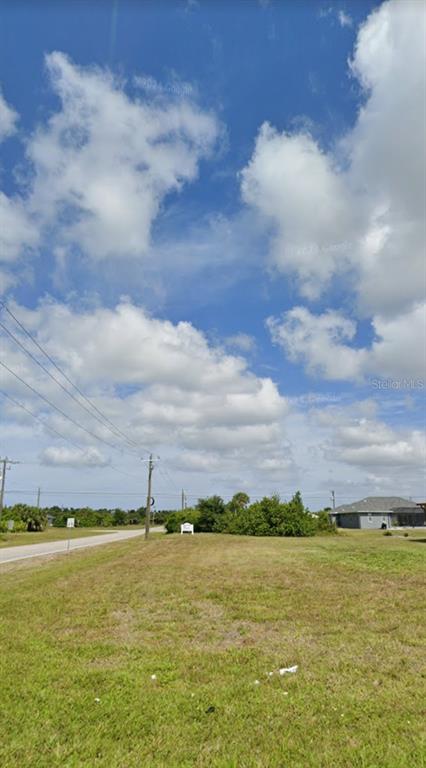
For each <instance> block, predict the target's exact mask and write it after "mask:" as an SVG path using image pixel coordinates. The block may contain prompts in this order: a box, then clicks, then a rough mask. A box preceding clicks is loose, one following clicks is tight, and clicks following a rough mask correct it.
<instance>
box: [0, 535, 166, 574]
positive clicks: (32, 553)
mask: <svg viewBox="0 0 426 768" xmlns="http://www.w3.org/2000/svg"><path fill="white" fill-rule="evenodd" d="M151 531H152V533H159V532H160V533H161V532H163V531H164V528H161V527H155V528H151ZM144 533H145V531H144V530H143V529H142V528H138V530H137V531H116V532H115V533H101V534H100V535H99V536H86V537H84V538H81V539H70V540H69V543H68V541H67V540H65V541H64V539H61V540H60V541H44V542H41V543H40V544H23V545H22V546H18V547H2V548H1V549H0V565H3V564H4V563H13V562H17V561H18V560H28V559H29V558H31V557H43V555H60V554H66V553H67V552H73V551H74V550H75V549H83V548H84V547H98V546H100V545H101V544H112V543H114V542H116V541H125V540H126V539H134V538H135V536H143V535H144Z"/></svg>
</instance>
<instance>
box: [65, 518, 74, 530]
mask: <svg viewBox="0 0 426 768" xmlns="http://www.w3.org/2000/svg"><path fill="white" fill-rule="evenodd" d="M67 528H75V517H67Z"/></svg>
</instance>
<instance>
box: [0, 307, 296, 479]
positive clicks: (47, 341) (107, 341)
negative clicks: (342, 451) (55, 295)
mask: <svg viewBox="0 0 426 768" xmlns="http://www.w3.org/2000/svg"><path fill="white" fill-rule="evenodd" d="M16 311H17V312H18V313H19V316H20V318H21V319H22V320H23V321H24V323H25V325H26V326H27V327H29V328H30V329H31V331H32V333H34V334H35V335H36V336H37V338H38V340H39V342H40V343H41V344H43V346H44V347H45V348H46V349H47V350H48V351H49V353H50V354H51V355H52V356H53V357H54V358H55V359H56V360H58V361H59V363H60V365H61V366H63V367H64V369H65V370H66V371H67V373H68V375H69V376H70V377H71V378H72V379H73V380H74V381H76V382H77V383H78V385H79V386H80V387H82V388H83V389H84V391H85V392H87V393H88V394H89V395H90V396H91V397H92V399H94V401H95V402H96V404H97V405H98V407H100V408H101V410H102V411H103V412H104V413H106V414H107V415H108V416H109V418H110V419H111V420H112V421H113V422H114V423H118V424H120V425H122V428H124V429H125V431H126V432H127V433H128V434H130V435H131V437H132V439H133V440H135V441H137V442H138V443H139V444H140V445H141V446H149V447H155V450H158V451H161V452H164V451H166V452H167V453H168V454H169V455H171V456H178V457H179V461H180V462H182V461H185V456H186V454H188V461H189V464H190V465H191V466H192V467H194V468H195V466H196V463H197V462H198V464H199V463H200V462H201V463H202V462H203V461H205V462H207V463H208V464H209V465H210V469H211V471H214V468H215V467H218V466H220V467H221V469H222V471H225V470H226V471H228V469H229V468H232V467H234V469H235V470H236V471H243V472H244V473H245V474H247V473H248V474H250V473H251V472H255V471H256V467H257V466H258V465H259V462H260V461H265V460H266V459H270V460H271V462H272V463H271V468H272V467H276V466H277V465H278V463H279V462H280V461H282V460H283V458H285V459H286V460H288V459H289V452H288V449H287V448H286V447H284V438H283V428H284V420H285V416H286V414H287V411H288V406H287V402H286V400H285V398H284V397H282V396H281V395H280V393H279V391H278V389H277V386H276V385H275V384H274V383H273V382H272V381H271V379H269V378H259V377H257V376H255V375H254V374H253V373H251V372H250V371H249V369H248V367H247V363H246V361H245V360H244V359H243V358H242V357H238V356H235V355H231V354H228V353H226V352H225V350H224V349H223V348H222V347H219V346H213V345H211V344H209V342H208V341H207V339H206V337H205V336H204V335H203V334H202V333H201V332H200V331H198V330H196V329H195V328H194V327H193V326H192V325H191V324H190V323H184V322H181V323H178V324H176V325H174V324H173V323H171V322H169V321H166V320H159V319H155V318H152V317H150V316H149V315H148V314H147V313H146V312H144V311H143V310H142V309H140V308H138V307H136V306H134V305H132V304H130V303H126V302H123V303H122V304H120V305H119V306H117V307H116V308H115V309H105V308H95V309H92V310H88V311H85V312H83V311H80V312H76V311H72V310H71V309H70V308H69V307H67V306H64V305H62V304H58V303H44V304H42V305H41V306H40V307H39V308H38V309H37V310H35V311H31V310H24V309H23V308H22V307H19V308H18V309H17V310H16ZM4 349H5V360H6V361H7V364H8V365H9V366H10V367H11V368H12V369H13V370H15V371H17V372H18V373H19V375H20V376H22V378H24V379H25V380H26V381H31V382H32V384H33V386H35V387H36V389H37V388H40V391H42V392H43V393H44V394H45V395H46V396H47V397H48V398H49V399H52V401H53V402H54V403H55V404H57V405H59V407H61V408H62V409H63V410H65V411H66V412H67V413H71V414H72V416H73V418H74V419H77V420H79V421H80V423H81V422H83V424H84V425H85V426H86V428H88V429H90V430H91V431H93V432H95V434H97V435H99V436H100V437H101V438H103V439H105V440H108V441H110V442H116V441H115V439H114V438H113V437H112V436H111V435H110V434H108V432H107V431H106V430H104V429H103V428H102V427H101V426H100V425H99V424H98V423H97V422H96V421H93V420H91V419H90V418H88V417H87V415H86V416H85V414H82V413H81V411H80V410H79V409H78V407H77V406H76V404H75V403H72V402H71V401H70V400H69V398H67V397H66V395H64V393H61V391H60V390H58V388H57V386H56V385H55V384H54V383H53V382H51V381H50V380H49V379H46V377H45V376H44V375H43V374H41V373H40V371H39V370H38V369H37V368H35V367H34V366H33V365H31V363H30V361H28V359H27V358H25V357H24V356H23V355H22V353H21V352H19V351H18V350H17V349H14V348H12V347H9V345H8V343H7V342H5V345H4ZM2 378H3V381H4V383H3V387H5V388H6V391H8V392H10V393H12V394H13V395H14V396H15V397H16V398H17V399H19V400H20V401H21V402H22V398H23V397H25V398H29V402H28V400H26V402H27V404H28V405H29V407H30V408H31V409H34V408H37V413H38V414H39V415H41V416H42V418H43V419H45V420H46V421H47V423H48V424H49V425H50V426H51V427H53V428H54V429H57V430H59V431H60V432H61V433H63V434H66V435H67V436H68V437H70V438H71V439H72V440H74V441H76V440H78V441H79V443H80V444H81V442H83V443H84V444H87V445H91V444H92V443H93V440H91V439H90V436H85V435H84V433H82V432H81V430H79V429H78V428H77V427H75V426H74V425H72V424H69V423H67V422H66V421H65V420H64V418H63V417H62V416H61V415H59V414H53V413H51V412H49V408H48V407H47V406H46V404H42V403H40V402H39V401H38V400H37V398H36V397H32V396H31V395H28V392H27V391H26V390H25V389H24V388H23V386H22V385H21V384H19V383H16V381H14V380H13V378H12V377H11V376H10V375H8V374H6V373H2ZM18 395H19V397H18ZM197 453H198V454H199V455H200V457H199V459H197V462H195V463H194V458H193V457H194V456H195V455H196V454H197ZM206 457H209V458H208V459H207V458H206ZM212 457H213V459H212ZM287 464H288V461H287ZM287 464H286V466H287Z"/></svg>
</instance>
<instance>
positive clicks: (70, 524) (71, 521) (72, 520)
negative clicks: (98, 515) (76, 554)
mask: <svg viewBox="0 0 426 768" xmlns="http://www.w3.org/2000/svg"><path fill="white" fill-rule="evenodd" d="M70 528H75V517H67V529H68V541H67V552H69V551H70V544H71V541H70V538H71V534H70V532H69V529H70Z"/></svg>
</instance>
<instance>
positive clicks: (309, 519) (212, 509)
mask: <svg viewBox="0 0 426 768" xmlns="http://www.w3.org/2000/svg"><path fill="white" fill-rule="evenodd" d="M330 511H331V510H330V509H329V508H326V509H323V510H321V511H320V512H317V513H315V514H312V513H311V512H310V511H309V509H307V508H306V507H305V506H304V504H303V501H302V497H301V495H300V492H299V491H298V492H297V493H295V494H294V496H293V498H292V499H291V500H290V501H287V502H285V501H281V499H280V498H279V496H271V497H265V498H263V499H261V501H255V502H254V503H253V504H251V503H250V499H249V497H248V496H247V494H246V493H243V492H240V493H236V494H235V496H233V498H232V499H231V501H229V502H228V503H227V504H225V502H224V501H223V499H222V498H221V497H220V496H211V497H210V498H207V499H200V500H199V501H198V504H197V505H196V506H195V507H194V508H193V509H187V510H185V512H174V513H173V514H171V515H169V516H168V518H167V520H166V530H167V533H178V532H179V531H180V526H181V523H183V522H188V523H193V524H194V530H195V531H200V532H204V533H207V532H211V533H234V534H240V535H241V534H242V535H247V536H314V535H315V534H317V533H336V532H337V529H336V526H335V524H334V523H333V522H332V521H331V518H330V514H329V513H330Z"/></svg>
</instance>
